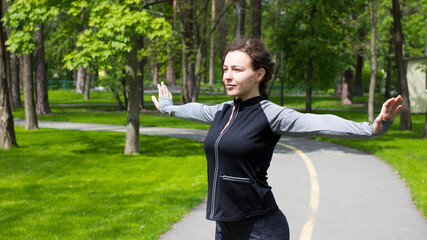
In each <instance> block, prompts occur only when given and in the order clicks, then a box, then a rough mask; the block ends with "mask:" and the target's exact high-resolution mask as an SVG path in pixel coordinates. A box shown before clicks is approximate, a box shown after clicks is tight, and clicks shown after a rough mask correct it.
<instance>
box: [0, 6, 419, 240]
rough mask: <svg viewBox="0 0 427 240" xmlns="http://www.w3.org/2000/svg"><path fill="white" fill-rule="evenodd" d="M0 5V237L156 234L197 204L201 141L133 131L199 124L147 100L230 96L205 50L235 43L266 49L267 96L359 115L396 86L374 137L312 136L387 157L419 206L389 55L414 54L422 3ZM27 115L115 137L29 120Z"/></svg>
mask: <svg viewBox="0 0 427 240" xmlns="http://www.w3.org/2000/svg"><path fill="white" fill-rule="evenodd" d="M2 9H3V15H2V16H4V17H3V18H2V19H3V21H2V23H3V24H2V28H3V31H0V32H1V33H2V36H1V39H0V40H1V53H2V54H1V67H0V71H1V82H0V89H1V92H0V103H1V112H0V119H1V124H0V126H1V128H0V133H1V134H0V136H1V139H0V140H1V142H0V143H1V144H0V146H1V148H4V149H0V238H2V239H3V238H5V239H22V238H25V239H27V238H38V239H52V238H53V239H82V238H85V239H95V238H102V239H108V238H122V239H134V238H142V239H157V238H158V236H159V235H160V234H162V233H163V232H165V231H166V230H167V229H169V228H170V226H171V224H173V223H174V222H176V221H178V220H179V219H180V218H181V217H182V216H184V215H185V214H186V213H187V212H188V211H189V210H190V209H191V208H192V207H194V206H195V205H198V204H199V203H200V202H201V201H202V200H203V199H204V198H205V197H206V173H205V168H206V163H205V159H204V153H203V147H202V144H201V143H199V142H194V141H189V140H182V139H174V138H166V137H155V136H146V135H139V133H138V129H139V126H142V127H149V126H155V127H179V128H200V129H207V128H208V126H205V125H201V124H197V123H191V122H184V121H180V120H177V119H173V118H170V117H166V116H163V115H161V114H159V113H158V112H157V111H156V110H155V108H154V106H153V105H152V104H151V100H150V95H151V94H155V89H156V84H157V83H158V82H160V81H164V82H165V83H166V84H167V85H168V86H169V87H170V88H171V89H172V90H173V92H174V101H175V102H176V103H177V104H180V103H181V104H184V103H187V102H191V101H198V102H203V103H207V104H215V103H218V102H223V101H228V100H230V98H229V97H227V96H226V94H225V93H224V88H223V86H222V67H221V65H222V63H221V61H222V60H221V56H222V53H223V52H224V49H225V47H226V45H227V43H229V42H231V41H232V40H233V39H235V38H239V37H249V38H252V37H253V38H261V39H262V40H263V41H264V42H265V44H266V46H267V48H268V49H269V50H270V51H271V52H272V54H273V58H274V60H275V62H276V71H275V74H274V80H273V81H272V84H271V85H270V86H269V95H270V96H269V97H270V100H272V101H273V102H276V103H277V104H280V105H284V106H287V107H292V108H295V109H297V110H299V111H302V112H314V113H332V114H336V115H339V116H342V117H344V118H348V119H352V120H355V121H372V120H373V118H374V117H375V116H376V115H377V114H378V112H379V109H380V108H381V104H382V102H384V100H385V99H387V98H389V97H392V96H395V95H397V94H401V95H402V96H403V98H404V103H403V107H404V108H403V110H402V112H401V114H400V116H399V117H398V119H396V121H395V123H394V125H393V126H392V128H391V129H390V130H389V131H388V132H387V134H386V135H385V136H383V137H381V138H378V139H372V140H369V141H361V140H337V139H329V138H317V139H318V140H326V141H334V142H336V143H339V144H344V145H347V146H350V147H353V148H357V149H360V150H363V151H365V152H368V153H371V154H374V155H375V156H377V157H379V158H381V159H383V160H384V161H386V162H387V163H389V164H390V165H391V166H392V167H393V168H394V169H395V170H396V171H397V172H398V173H399V175H400V176H401V177H402V180H403V181H405V182H406V183H407V185H408V187H409V189H410V190H411V193H412V197H413V201H414V202H415V204H416V206H417V207H418V209H419V210H420V211H421V212H422V213H423V214H424V216H426V215H427V191H426V189H427V184H426V181H427V157H426V155H427V154H426V149H427V144H426V140H425V139H424V138H425V137H426V131H427V130H426V129H427V128H426V115H425V114H411V109H410V107H409V92H408V82H409V81H408V79H407V78H406V72H405V70H406V69H405V59H408V58H414V57H422V56H425V55H427V30H426V29H427V22H426V21H427V16H426V14H425V13H426V12H427V3H426V2H425V1H417V0H408V1H396V0H393V1H391V0H390V1H385V0H384V1H383V0H372V1H314V0H306V1H292V0H289V1H278V0H264V1H261V0H251V1H245V0H216V1H209V0H185V1H184V0H183V1H172V0H171V1H156V0H153V1H132V0H127V1H111V0H108V1H107V0H76V1H60V0H51V1H43V0H39V1H35V0H15V1H2ZM6 48H7V49H6ZM425 68H426V67H425V65H420V67H419V71H420V72H422V71H424V72H425ZM424 74H425V73H424ZM424 76H425V75H424ZM424 81H427V80H424ZM424 86H425V85H424ZM424 88H425V87H424ZM424 91H425V89H424ZM13 118H18V119H25V122H26V127H25V128H23V127H17V126H14V125H13ZM39 120H40V121H43V120H48V121H70V122H85V123H102V124H116V125H126V127H127V131H126V134H124V133H108V132H83V131H82V132H80V131H70V130H49V129H39V128H38V121H39ZM123 153H125V154H123Z"/></svg>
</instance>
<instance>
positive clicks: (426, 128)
mask: <svg viewBox="0 0 427 240" xmlns="http://www.w3.org/2000/svg"><path fill="white" fill-rule="evenodd" d="M423 136H424V138H427V109H426V121H425V123H424V135H423Z"/></svg>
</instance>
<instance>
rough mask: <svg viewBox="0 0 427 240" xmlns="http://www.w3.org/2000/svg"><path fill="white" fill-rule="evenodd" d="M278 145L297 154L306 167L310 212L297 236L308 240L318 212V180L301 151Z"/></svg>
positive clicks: (311, 165) (310, 164) (314, 170)
mask: <svg viewBox="0 0 427 240" xmlns="http://www.w3.org/2000/svg"><path fill="white" fill-rule="evenodd" d="M278 144H279V145H281V146H284V147H286V148H289V149H292V150H293V151H295V152H296V153H298V155H299V156H300V157H301V158H302V159H303V160H304V163H305V165H306V166H307V170H308V174H309V176H310V185H311V191H310V212H309V215H308V217H307V221H306V222H305V224H304V227H303V228H302V231H301V234H300V236H299V240H310V239H311V237H312V236H313V229H314V222H315V218H316V213H317V211H318V210H319V199H320V191H319V179H318V178H317V172H316V169H315V168H314V165H313V163H312V162H311V160H310V158H309V157H308V156H307V155H306V154H305V153H304V152H303V151H301V150H299V149H298V148H295V147H293V146H290V145H287V144H284V143H280V142H279V143H278Z"/></svg>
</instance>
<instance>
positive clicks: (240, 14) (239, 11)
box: [235, 0, 246, 39]
mask: <svg viewBox="0 0 427 240" xmlns="http://www.w3.org/2000/svg"><path fill="white" fill-rule="evenodd" d="M245 13H246V0H238V1H237V4H236V35H235V38H236V39H238V38H244V37H245V15H246V14H245Z"/></svg>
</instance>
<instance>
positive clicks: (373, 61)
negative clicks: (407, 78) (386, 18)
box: [368, 0, 377, 122]
mask: <svg viewBox="0 0 427 240" xmlns="http://www.w3.org/2000/svg"><path fill="white" fill-rule="evenodd" d="M371 8H372V9H371V81H370V84H369V100H368V120H369V122H373V121H374V102H375V101H374V97H375V82H376V79H377V55H376V53H375V47H376V46H375V45H376V44H375V41H376V38H375V36H376V27H377V0H374V1H373V2H372V4H371Z"/></svg>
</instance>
